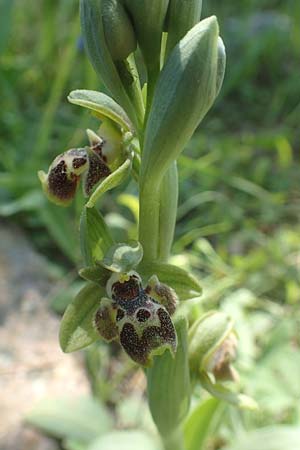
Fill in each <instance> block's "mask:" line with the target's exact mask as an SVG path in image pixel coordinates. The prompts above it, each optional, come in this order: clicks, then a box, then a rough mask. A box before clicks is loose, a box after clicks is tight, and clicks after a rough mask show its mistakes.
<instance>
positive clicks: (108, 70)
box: [80, 0, 137, 125]
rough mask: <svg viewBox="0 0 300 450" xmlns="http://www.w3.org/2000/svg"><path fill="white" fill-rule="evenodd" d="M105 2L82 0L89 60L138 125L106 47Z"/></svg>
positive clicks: (81, 5) (84, 31)
mask: <svg viewBox="0 0 300 450" xmlns="http://www.w3.org/2000/svg"><path fill="white" fill-rule="evenodd" d="M102 3H103V0H80V18H81V29H82V35H83V39H84V43H85V47H86V50H87V53H88V56H89V59H90V61H91V63H92V65H93V67H94V69H95V71H96V72H97V74H98V75H99V76H100V77H101V79H102V81H103V83H104V84H105V86H106V88H107V89H108V90H109V92H110V93H111V95H112V96H113V97H114V98H115V99H116V101H117V102H118V103H119V104H120V105H121V106H122V107H123V108H124V109H125V111H126V112H127V114H128V115H129V117H130V119H131V120H132V122H133V123H134V124H135V125H137V118H136V114H135V111H134V108H133V105H132V103H131V101H130V99H129V97H128V95H127V93H126V90H125V88H124V86H123V84H122V81H121V78H120V76H119V73H118V71H117V68H116V66H115V64H114V61H113V59H112V56H111V54H110V51H109V49H108V47H107V45H106V39H105V32H104V28H103V20H102V19H103V18H102V6H103V5H102Z"/></svg>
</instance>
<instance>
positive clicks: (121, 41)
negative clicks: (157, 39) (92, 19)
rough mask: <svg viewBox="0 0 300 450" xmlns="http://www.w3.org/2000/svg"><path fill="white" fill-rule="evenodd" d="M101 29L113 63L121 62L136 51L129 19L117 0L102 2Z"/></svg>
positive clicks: (104, 0)
mask: <svg viewBox="0 0 300 450" xmlns="http://www.w3.org/2000/svg"><path fill="white" fill-rule="evenodd" d="M102 18H103V29H104V35H105V39H106V44H107V47H108V49H109V51H110V54H111V56H112V59H113V60H114V61H123V60H125V59H126V58H127V57H128V56H129V55H130V54H131V53H133V52H134V51H135V50H136V46H137V42H136V37H135V33H134V30H133V27H132V24H131V21H130V18H129V16H128V14H127V12H126V11H125V9H124V7H123V5H122V3H121V2H120V1H119V0H102Z"/></svg>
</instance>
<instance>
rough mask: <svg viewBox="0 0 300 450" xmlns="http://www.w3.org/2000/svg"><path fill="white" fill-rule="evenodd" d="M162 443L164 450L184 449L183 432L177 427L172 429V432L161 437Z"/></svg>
mask: <svg viewBox="0 0 300 450" xmlns="http://www.w3.org/2000/svg"><path fill="white" fill-rule="evenodd" d="M162 439H163V443H164V450H184V449H185V447H184V438H183V432H182V430H181V429H180V428H179V427H178V429H176V430H174V431H173V433H172V434H170V435H169V436H165V437H163V438H162Z"/></svg>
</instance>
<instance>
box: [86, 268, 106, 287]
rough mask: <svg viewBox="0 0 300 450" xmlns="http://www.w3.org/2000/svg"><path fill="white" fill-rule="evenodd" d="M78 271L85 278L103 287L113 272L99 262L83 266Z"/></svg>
mask: <svg viewBox="0 0 300 450" xmlns="http://www.w3.org/2000/svg"><path fill="white" fill-rule="evenodd" d="M78 273H79V275H80V276H81V278H83V279H84V280H86V281H92V282H93V283H97V284H99V285H100V286H102V287H105V286H106V283H107V281H108V279H109V277H110V276H111V272H110V271H109V270H107V269H105V268H104V267H103V266H101V265H99V264H97V265H95V266H87V267H83V268H82V269H80V270H79V272H78Z"/></svg>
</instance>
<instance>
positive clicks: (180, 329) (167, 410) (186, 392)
mask: <svg viewBox="0 0 300 450" xmlns="http://www.w3.org/2000/svg"><path fill="white" fill-rule="evenodd" d="M175 328H176V332H177V338H178V347H177V351H176V354H175V357H173V356H172V355H171V353H170V352H165V353H164V354H163V355H162V356H159V357H155V358H154V361H153V365H152V367H150V368H149V369H148V370H147V381H148V399H149V407H150V411H151V414H152V417H153V420H154V422H155V424H156V426H157V428H158V430H159V432H160V433H161V434H162V436H164V437H167V436H168V435H169V434H171V433H172V432H174V431H175V430H176V429H177V427H178V425H179V424H180V423H181V422H182V421H183V420H184V418H185V416H186V415H187V413H188V410H189V405H190V374H189V366H188V359H187V358H188V357H187V355H188V348H187V346H188V344H187V331H188V324H187V320H186V319H185V318H183V317H178V318H177V319H176V321H175Z"/></svg>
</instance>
